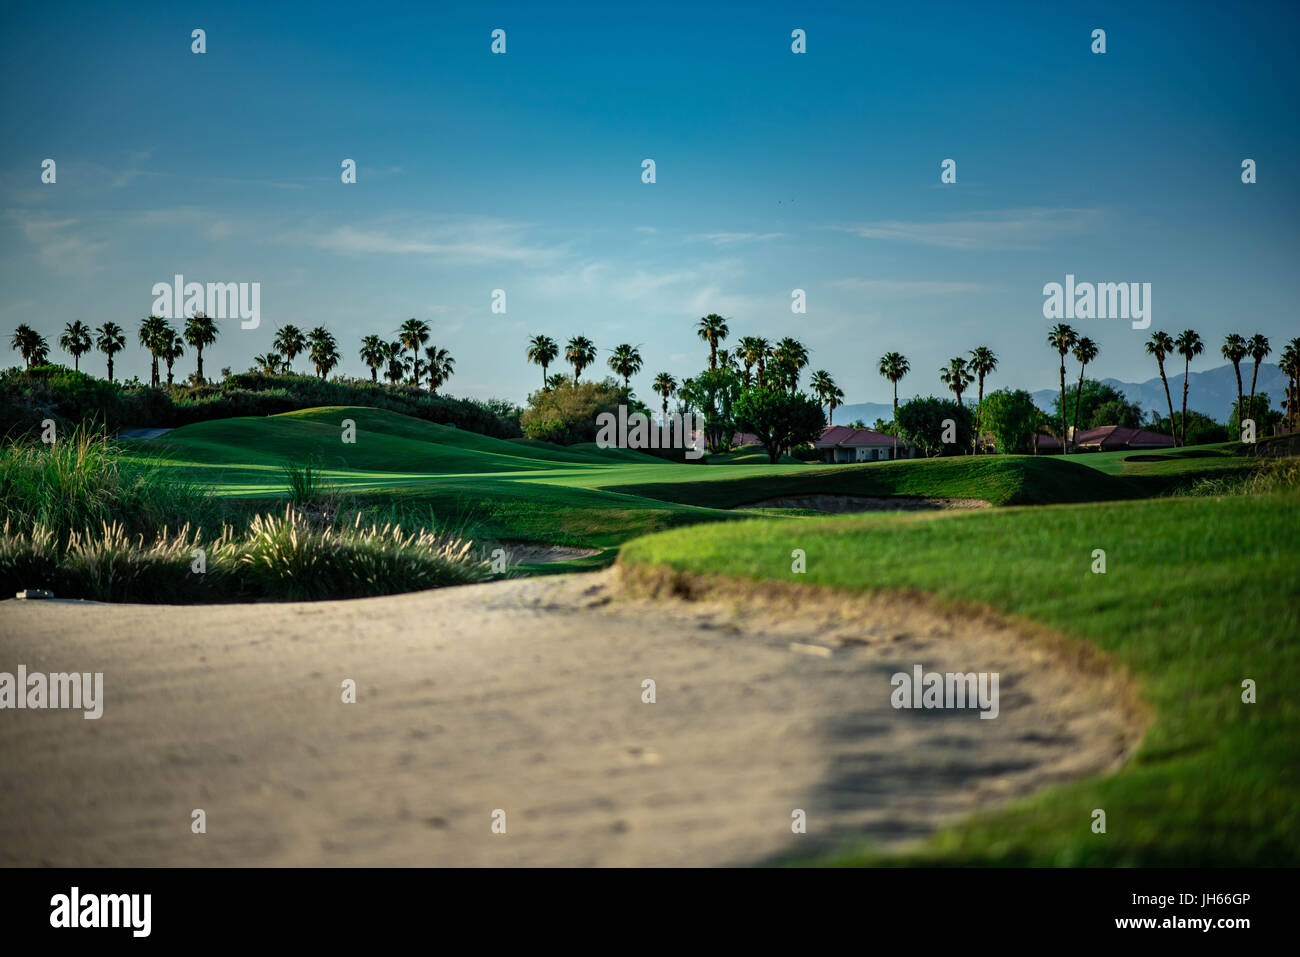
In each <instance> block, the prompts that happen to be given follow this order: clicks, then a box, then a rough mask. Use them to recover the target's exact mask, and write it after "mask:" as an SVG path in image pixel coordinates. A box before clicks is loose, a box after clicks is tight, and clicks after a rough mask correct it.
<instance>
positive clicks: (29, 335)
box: [9, 322, 50, 369]
mask: <svg viewBox="0 0 1300 957" xmlns="http://www.w3.org/2000/svg"><path fill="white" fill-rule="evenodd" d="M9 348H10V349H17V350H18V352H19V353H20V354H21V355H22V357H23V362H24V363H25V364H26V366H27V368H28V369H30V368H31V367H32V365H33V364H35V365H40V364H41V363H42V362H43V361H44V360H45V359H46V358H47V357H48V356H49V354H50V347H49V344H48V343H47V342H46V341H45V337H44V336H43V335H41V334H40V333H39V332H37V331H36V330H35V329H33V328H32V327H31V326H29V325H27V323H25V322H24V323H22V324H20V325H19V326H18V328H17V329H15V330H14V334H13V338H11V339H10V340H9Z"/></svg>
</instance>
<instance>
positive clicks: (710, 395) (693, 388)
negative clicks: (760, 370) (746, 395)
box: [677, 369, 742, 452]
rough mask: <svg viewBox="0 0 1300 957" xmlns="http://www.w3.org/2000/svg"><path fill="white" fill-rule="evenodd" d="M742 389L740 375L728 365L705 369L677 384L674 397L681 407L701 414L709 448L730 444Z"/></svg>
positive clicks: (721, 447) (735, 425) (715, 449)
mask: <svg viewBox="0 0 1300 957" xmlns="http://www.w3.org/2000/svg"><path fill="white" fill-rule="evenodd" d="M741 391H742V390H741V381H740V375H739V373H737V372H733V371H732V370H730V369H706V370H704V371H703V372H701V373H700V374H699V375H697V376H695V377H694V378H691V379H687V380H686V381H684V382H683V383H682V384H681V385H680V386H679V387H678V389H677V398H678V400H679V401H680V403H681V404H682V406H683V408H684V409H685V410H687V411H690V410H694V411H695V412H698V413H699V414H700V415H701V416H703V418H704V438H705V441H706V443H707V445H708V449H709V451H710V452H722V451H725V450H726V449H727V448H729V447H730V445H731V436H732V434H733V433H734V432H735V431H736V427H737V422H736V413H735V409H736V402H737V401H738V400H739V398H740V395H741Z"/></svg>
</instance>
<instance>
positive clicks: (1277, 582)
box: [620, 491, 1300, 866]
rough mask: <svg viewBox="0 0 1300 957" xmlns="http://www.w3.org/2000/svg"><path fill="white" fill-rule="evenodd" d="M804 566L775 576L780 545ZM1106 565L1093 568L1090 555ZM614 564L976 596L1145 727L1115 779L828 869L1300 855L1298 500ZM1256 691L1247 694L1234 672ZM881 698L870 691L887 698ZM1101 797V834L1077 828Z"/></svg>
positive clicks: (1141, 509)
mask: <svg viewBox="0 0 1300 957" xmlns="http://www.w3.org/2000/svg"><path fill="white" fill-rule="evenodd" d="M794 548H802V549H804V550H805V552H806V554H807V573H806V574H804V575H794V574H791V571H790V565H791V562H790V552H791V550H792V549H794ZM1097 548H1100V549H1104V550H1105V551H1106V557H1107V571H1106V573H1105V574H1093V573H1092V571H1091V566H1092V563H1093V560H1094V559H1093V554H1092V553H1093V549H1097ZM620 561H625V562H629V563H633V564H640V565H648V566H651V567H662V568H666V569H670V570H673V571H675V572H677V573H681V574H686V575H691V574H720V575H727V576H732V577H735V578H741V579H750V580H754V579H757V580H762V579H778V580H787V581H800V582H808V583H813V584H820V585H827V586H831V587H835V588H841V589H847V590H850V591H855V592H870V591H871V590H873V589H902V590H919V591H923V592H927V593H930V594H933V595H935V596H938V598H939V600H941V601H947V602H951V603H954V607H957V608H960V607H962V605H961V603H962V602H975V603H978V604H980V605H985V606H991V607H992V608H994V609H996V610H997V611H999V612H1001V613H1006V614H1010V615H1012V616H1016V617H1020V618H1024V619H1027V620H1031V621H1033V622H1037V623H1041V624H1042V625H1046V626H1048V627H1050V628H1053V629H1056V630H1059V631H1061V632H1064V633H1065V634H1067V635H1069V636H1071V637H1074V638H1077V639H1079V640H1084V641H1089V642H1092V643H1094V644H1095V645H1096V646H1098V647H1100V648H1101V649H1103V650H1104V651H1106V652H1108V653H1110V654H1111V655H1112V656H1113V657H1114V658H1115V659H1116V660H1117V661H1118V662H1119V663H1120V664H1122V665H1123V666H1125V667H1127V668H1128V669H1129V670H1130V671H1131V673H1133V674H1134V675H1135V676H1136V677H1137V678H1138V680H1139V681H1140V683H1141V687H1142V692H1143V695H1144V698H1145V699H1146V701H1147V702H1148V703H1149V704H1150V705H1152V706H1153V708H1154V711H1155V713H1156V719H1155V721H1154V723H1153V725H1152V727H1151V729H1150V731H1149V733H1148V735H1147V738H1146V739H1145V741H1144V742H1143V744H1142V746H1141V748H1140V749H1139V751H1138V753H1137V754H1136V755H1135V756H1134V757H1133V758H1132V759H1131V760H1130V762H1129V763H1128V764H1127V765H1126V766H1125V768H1124V769H1123V770H1122V771H1120V772H1119V773H1117V774H1115V775H1113V776H1110V777H1106V778H1100V779H1091V780H1085V781H1080V782H1076V783H1073V784H1069V785H1065V786H1062V787H1059V788H1054V789H1052V790H1050V791H1047V792H1044V793H1042V794H1040V795H1038V796H1036V797H1034V798H1032V799H1030V800H1028V801H1026V802H1022V803H1020V804H1017V805H1015V806H1013V807H1011V808H1009V809H1007V810H1004V811H1001V812H997V813H993V814H988V815H984V816H980V817H977V818H975V819H973V820H970V821H968V822H966V823H963V824H961V825H959V826H957V827H954V828H951V829H948V830H945V831H943V832H941V833H940V834H939V835H937V836H936V837H935V838H933V839H932V840H930V841H928V842H926V843H925V844H924V845H922V846H921V847H920V848H919V849H917V850H915V851H914V852H913V853H911V854H908V855H904V856H903V857H901V858H893V857H891V858H889V859H888V860H887V861H886V859H883V858H880V857H878V856H876V855H875V854H873V853H872V852H871V851H870V849H864V850H861V851H855V852H852V853H850V854H847V855H845V856H843V857H842V858H839V859H838V861H839V862H841V863H883V862H895V861H902V862H904V863H913V864H918V863H919V864H930V863H935V864H968V863H979V864H989V863H994V864H1042V865H1079V864H1098V865H1142V866H1156V865H1171V866H1185V865H1193V864H1196V865H1219V864H1235V865H1258V864H1290V865H1295V864H1297V863H1300V811H1297V807H1300V766H1297V764H1296V762H1295V760H1294V755H1295V753H1296V751H1297V749H1300V701H1298V700H1297V699H1296V697H1295V696H1294V695H1293V694H1292V693H1291V690H1290V689H1292V688H1294V687H1297V686H1300V643H1298V642H1297V641H1296V636H1297V635H1300V495H1297V494H1296V493H1295V492H1294V491H1292V492H1284V493H1274V494H1266V495H1255V496H1249V495H1241V496H1233V497H1219V498H1208V497H1200V498H1179V499H1175V498H1163V499H1155V500H1149V501H1128V502H1116V503H1109V504H1105V505H1093V504H1085V505H1070V506H1063V507H1058V508H1048V509H1042V508H1036V509H1028V508H1016V509H998V510H989V511H981V512H970V513H964V514H945V515H935V514H933V513H931V514H925V513H919V514H912V515H906V516H899V515H857V516H852V517H844V518H828V519H818V520H813V521H807V520H803V521H761V522H760V521H755V522H745V523H738V524H726V525H712V526H708V527H700V528H694V529H687V530H682V531H676V532H669V533H666V534H662V535H657V536H653V537H649V538H644V539H641V540H638V541H636V542H633V543H631V544H630V545H628V546H626V547H625V548H624V550H623V553H622V555H621V558H620ZM1245 679H1253V680H1254V681H1256V682H1257V684H1258V695H1259V697H1258V703H1257V704H1244V703H1243V702H1242V700H1241V696H1242V682H1243V681H1244V680H1245ZM887 690H888V689H884V692H882V693H885V692H887ZM1094 808H1103V809H1105V811H1106V814H1107V820H1108V832H1107V833H1106V834H1105V835H1097V834H1093V833H1092V832H1091V830H1090V827H1089V824H1090V814H1091V811H1092V809H1094Z"/></svg>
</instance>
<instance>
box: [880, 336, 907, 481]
mask: <svg viewBox="0 0 1300 957" xmlns="http://www.w3.org/2000/svg"><path fill="white" fill-rule="evenodd" d="M879 370H880V374H881V375H882V376H884V377H885V378H886V379H888V380H889V381H890V382H891V383H893V386H894V458H898V383H899V380H900V379H902V378H903V376H905V375H907V374H908V373H909V372H911V371H912V366H911V364H910V363H909V362H908V361H907V357H906V356H905V355H903V354H902V353H901V352H886V353H885V354H884V355H883V356H881V357H880V366H879Z"/></svg>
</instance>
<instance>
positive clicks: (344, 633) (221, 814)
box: [0, 572, 1137, 866]
mask: <svg viewBox="0 0 1300 957" xmlns="http://www.w3.org/2000/svg"><path fill="white" fill-rule="evenodd" d="M612 574H614V573H612V572H611V573H607V574H606V575H601V576H573V575H570V576H557V577H551V578H544V579H529V580H518V581H506V582H498V583H493V584H488V585H476V586H468V587H466V588H458V589H447V590H443V591H435V592H424V593H419V594H413V595H403V596H395V597H390V598H378V599H367V600H361V601H350V602H321V603H316V604H279V605H268V604H263V605H232V606H202V607H189V608H178V607H160V606H140V605H128V606H110V605H96V604H89V603H72V602H67V603H64V602H17V601H7V602H3V603H0V671H8V672H16V670H17V666H18V665H19V664H20V663H21V664H25V665H26V666H27V668H28V671H29V672H32V671H45V672H51V671H71V670H76V671H91V672H94V671H102V672H104V697H105V706H104V715H103V717H102V718H101V719H100V720H98V721H87V720H84V719H83V717H82V715H81V713H80V712H69V711H49V710H46V711H31V710H22V711H15V710H5V711H0V864H5V865H14V864H19V865H31V864H52V865H62V866H76V865H107V864H114V865H163V864H166V865H200V864H207V865H212V864H216V865H222V864H252V865H264V864H270V865H361V864H366V865H508V864H526V865H541V864H550V865H592V864H599V865H667V864H691V865H707V864H743V863H761V862H765V861H771V860H773V859H774V857H776V856H779V855H783V854H787V853H800V852H809V851H812V850H814V849H815V848H816V847H817V846H819V845H820V844H822V843H823V842H832V841H841V840H843V839H845V838H853V837H863V838H866V839H869V840H873V841H877V842H880V843H882V844H884V845H893V844H896V843H897V842H900V841H905V840H908V839H912V838H915V837H917V836H919V835H923V834H924V833H926V832H928V831H929V830H931V829H933V828H934V827H935V826H936V825H938V824H940V823H943V822H945V821H949V820H952V819H954V818H955V817H957V816H960V815H961V814H964V813H966V812H969V811H970V810H971V809H973V808H975V807H977V806H984V805H987V804H990V803H996V802H998V801H1001V800H1004V799H1007V798H1010V797H1013V796H1017V795H1022V794H1025V793H1028V792H1029V791H1032V790H1034V789H1036V788H1038V787H1041V786H1043V785H1045V784H1047V783H1050V782H1053V781H1059V780H1061V779H1064V778H1067V777H1071V776H1074V775H1078V774H1085V773H1093V772H1097V771H1101V770H1104V769H1108V768H1113V767H1114V766H1116V764H1117V762H1119V761H1121V760H1122V758H1123V756H1124V755H1125V754H1126V753H1127V751H1128V750H1129V749H1130V748H1131V747H1132V745H1133V744H1134V742H1135V739H1136V733H1137V732H1136V730H1135V728H1134V722H1133V720H1132V718H1131V717H1129V716H1128V713H1127V712H1126V710H1125V708H1124V703H1125V702H1126V701H1127V700H1128V699H1127V698H1126V692H1125V691H1124V690H1123V689H1122V688H1121V687H1119V686H1118V685H1114V684H1113V683H1111V682H1108V681H1102V680H1101V679H1099V678H1097V677H1084V676H1081V675H1080V674H1079V673H1077V672H1075V671H1074V670H1073V669H1072V668H1070V667H1068V666H1066V665H1065V664H1063V663H1062V662H1061V661H1060V660H1059V659H1058V658H1056V657H1054V656H1053V654H1051V653H1049V652H1048V651H1046V650H1045V649H1044V647H1043V646H1042V645H1041V644H1036V643H1030V642H1027V641H1026V640H1025V639H1023V638H1021V637H1019V636H1018V635H1016V634H1014V633H1012V632H1010V631H1008V630H1005V629H1001V628H998V627H994V626H990V625H987V624H979V625H972V626H969V627H966V626H962V625H959V626H958V627H957V628H954V626H953V623H952V622H950V621H948V620H946V619H944V618H941V617H938V616H935V615H933V614H931V613H929V612H926V611H924V610H918V609H916V608H912V607H908V606H905V605H898V606H890V607H885V606H882V607H880V608H879V609H878V610H877V611H875V612H873V613H872V616H871V618H870V620H866V618H865V617H864V616H861V615H858V616H850V617H849V618H848V619H845V618H842V617H841V618H829V617H828V618H824V619H821V620H818V619H817V618H816V616H815V615H812V614H810V613H807V612H805V613H804V614H800V615H798V616H794V617H793V618H790V619H789V620H787V622H786V623H785V624H783V625H781V626H779V627H778V626H774V625H771V624H770V619H771V617H772V615H771V613H770V612H756V611H750V612H746V613H737V612H734V611H733V610H731V609H729V608H727V607H725V606H723V605H721V604H716V603H713V604H709V603H685V602H680V601H660V602H658V603H655V604H651V603H649V602H644V601H640V600H629V599H626V598H622V597H615V596H616V594H617V589H616V588H614V587H613V585H612V579H611V578H610V577H609V576H610V575H612ZM915 663H921V664H923V665H924V666H925V667H926V669H927V670H938V671H997V672H999V673H1000V675H1001V682H1000V687H1001V714H1000V716H999V717H998V718H997V719H996V720H980V719H979V718H978V715H977V712H974V711H962V712H956V711H898V710H894V709H893V708H891V707H890V705H889V692H890V690H891V689H890V686H889V676H890V675H891V674H893V673H894V672H896V671H907V670H910V669H911V666H912V665H913V664H915ZM345 678H351V679H354V680H355V681H356V684H357V698H358V700H357V703H355V704H344V703H342V702H341V701H340V685H341V682H342V681H343V680H344V679H345ZM645 678H652V679H654V680H655V682H656V683H657V699H658V700H657V702H656V703H655V704H644V703H642V700H641V696H642V688H641V683H642V680H643V679H645ZM194 808H203V809H204V810H205V811H206V814H207V833H206V834H204V835H195V834H192V833H191V830H190V821H191V810H192V809H194ZM498 808H500V809H503V810H504V811H505V812H506V824H507V833H506V834H505V835H497V834H493V833H492V832H491V815H492V813H493V811H494V810H495V809H498ZM795 808H800V809H803V810H804V811H806V813H807V819H808V833H807V834H806V835H796V834H793V833H792V832H791V827H790V822H791V812H792V810H793V809H795ZM1085 825H1086V822H1082V823H1081V825H1080V826H1085Z"/></svg>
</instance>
